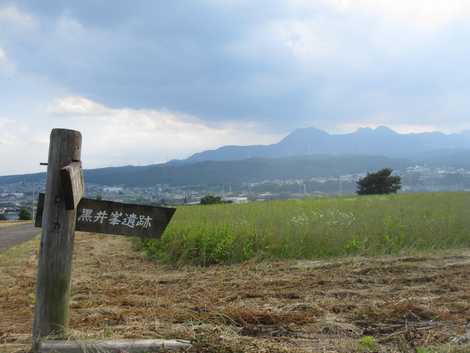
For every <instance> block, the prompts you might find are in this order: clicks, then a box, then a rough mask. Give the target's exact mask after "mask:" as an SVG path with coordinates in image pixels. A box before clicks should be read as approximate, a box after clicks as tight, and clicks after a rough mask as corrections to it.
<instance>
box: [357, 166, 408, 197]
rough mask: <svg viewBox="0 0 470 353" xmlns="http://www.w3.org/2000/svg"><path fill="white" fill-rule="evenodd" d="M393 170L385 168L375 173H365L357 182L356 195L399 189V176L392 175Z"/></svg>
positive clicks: (390, 192) (391, 192)
mask: <svg viewBox="0 0 470 353" xmlns="http://www.w3.org/2000/svg"><path fill="white" fill-rule="evenodd" d="M392 173H393V170H392V169H390V168H385V169H382V170H379V171H378V172H375V173H367V175H366V176H365V177H364V178H361V179H359V180H358V182H357V191H356V192H357V194H358V195H382V194H393V193H396V192H397V191H398V190H400V189H401V178H400V177H399V176H398V175H392Z"/></svg>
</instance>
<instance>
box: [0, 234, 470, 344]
mask: <svg viewBox="0 0 470 353" xmlns="http://www.w3.org/2000/svg"><path fill="white" fill-rule="evenodd" d="M75 244H76V248H75V259H74V274H73V293H72V303H71V323H70V324H71V329H72V331H71V338H72V339H74V338H97V337H99V338H112V337H115V338H117V337H120V338H180V339H188V340H191V341H192V342H193V344H194V347H193V349H192V352H367V351H369V352H419V353H424V352H434V350H431V349H430V347H439V348H436V351H439V352H470V349H469V347H468V346H465V345H463V344H460V345H457V344H449V342H450V341H451V340H452V337H453V336H461V335H463V334H464V329H465V325H466V319H467V318H470V251H454V252H445V253H438V254H433V255H419V256H412V257H411V256H408V257H398V258H397V257H395V258H393V257H389V258H376V259H363V258H355V259H352V258H348V259H341V260H334V261H287V262H269V263H268V262H266V263H246V264H242V265H236V266H235V265H234V266H217V267H210V268H197V267H186V268H180V269H172V268H169V267H166V266H162V265H159V264H156V263H152V262H149V261H147V260H146V259H145V258H144V257H143V256H142V255H141V254H140V253H139V252H137V251H135V250H134V249H133V246H132V244H131V242H129V240H127V239H125V238H122V237H111V236H98V235H89V234H80V233H79V234H77V238H76V243H75ZM37 246H38V241H37V240H35V241H31V242H27V243H24V244H22V245H19V246H17V247H15V248H12V249H10V250H8V251H6V252H5V253H3V254H0V352H2V353H3V352H5V353H6V352H8V353H11V352H26V351H27V350H28V348H29V346H30V332H31V321H32V311H33V306H34V294H33V291H34V286H35V275H36V262H37V258H36V254H37ZM364 336H373V337H374V338H373V339H372V343H371V340H370V339H367V340H365V339H364ZM361 342H362V343H361Z"/></svg>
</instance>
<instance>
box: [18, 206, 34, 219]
mask: <svg viewBox="0 0 470 353" xmlns="http://www.w3.org/2000/svg"><path fill="white" fill-rule="evenodd" d="M18 217H19V219H20V220H21V221H29V220H31V218H32V217H31V213H30V212H29V211H28V210H27V209H26V208H22V209H21V210H20V214H19V216H18Z"/></svg>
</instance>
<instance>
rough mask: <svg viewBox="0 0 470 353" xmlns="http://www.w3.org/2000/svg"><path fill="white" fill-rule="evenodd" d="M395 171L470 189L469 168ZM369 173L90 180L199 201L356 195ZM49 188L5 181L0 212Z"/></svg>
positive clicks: (111, 189) (114, 195) (149, 199)
mask: <svg viewBox="0 0 470 353" xmlns="http://www.w3.org/2000/svg"><path fill="white" fill-rule="evenodd" d="M396 173H397V174H398V175H400V176H401V178H402V189H401V192H434V191H470V170H466V169H462V168H451V167H447V168H430V167H424V166H419V165H416V166H414V167H408V168H406V169H405V170H403V171H397V172H396ZM365 174H366V173H358V174H346V175H341V176H339V177H336V176H335V177H315V178H310V179H288V180H265V181H261V182H256V183H243V184H239V185H232V184H227V185H184V186H171V185H162V184H156V185H154V186H151V187H128V186H114V185H113V186H110V185H96V184H89V183H86V181H85V183H86V197H89V198H100V199H104V200H111V201H119V202H127V203H136V204H148V205H195V204H199V203H200V201H201V199H202V198H203V197H204V196H206V195H214V196H219V197H221V198H222V200H223V201H225V202H230V203H245V202H253V201H267V200H276V199H299V198H305V197H325V196H341V195H351V194H354V193H355V191H356V181H357V180H358V179H359V178H361V177H363V176H365ZM44 190H45V180H42V181H41V182H36V183H32V182H16V183H12V184H7V185H0V216H1V217H2V218H3V219H10V220H15V219H18V215H19V212H20V210H21V209H22V208H26V209H28V211H30V212H31V214H33V215H34V211H35V208H36V203H37V197H38V194H39V193H41V192H44Z"/></svg>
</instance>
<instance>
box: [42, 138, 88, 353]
mask: <svg viewBox="0 0 470 353" xmlns="http://www.w3.org/2000/svg"><path fill="white" fill-rule="evenodd" d="M81 144H82V136H81V134H80V132H78V131H74V130H65V129H53V130H52V132H51V136H50V145H49V160H48V167H47V184H46V195H45V201H44V211H43V212H44V213H43V218H42V237H41V248H40V252H39V264H38V275H37V287H36V308H35V315H34V322H33V350H34V351H36V350H37V349H38V344H39V341H40V339H41V338H43V337H47V336H63V335H64V333H65V331H66V329H67V327H68V321H69V320H68V319H69V315H68V314H69V297H70V279H71V272H72V252H73V241H74V233H75V220H76V212H77V211H76V209H72V210H68V209H66V206H65V198H64V195H63V190H62V183H61V180H60V178H61V172H60V170H61V168H63V167H64V166H66V165H68V164H70V163H71V162H73V161H80V155H81Z"/></svg>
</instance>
